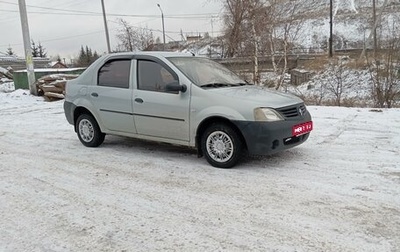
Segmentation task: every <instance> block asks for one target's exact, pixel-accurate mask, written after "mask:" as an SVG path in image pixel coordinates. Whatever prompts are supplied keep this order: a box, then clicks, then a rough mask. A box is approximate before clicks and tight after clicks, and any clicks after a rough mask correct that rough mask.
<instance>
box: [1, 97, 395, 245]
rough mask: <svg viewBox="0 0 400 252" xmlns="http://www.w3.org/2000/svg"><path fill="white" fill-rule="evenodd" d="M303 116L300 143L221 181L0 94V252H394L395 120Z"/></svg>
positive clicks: (330, 113) (161, 150) (346, 114)
mask: <svg viewBox="0 0 400 252" xmlns="http://www.w3.org/2000/svg"><path fill="white" fill-rule="evenodd" d="M308 109H309V110H310V112H311V114H312V115H313V120H314V127H315V129H314V131H313V132H312V133H311V136H310V138H309V140H308V141H307V142H306V143H305V144H303V145H300V146H298V147H296V148H293V149H291V150H288V151H285V152H282V153H280V154H277V155H273V156H269V157H252V158H246V159H245V160H244V161H243V162H242V163H240V164H239V165H238V166H237V167H235V168H234V169H230V170H224V169H216V168H213V167H211V166H210V165H208V164H207V162H206V161H205V159H199V158H197V155H196V152H195V151H194V150H188V149H186V148H183V147H177V146H172V145H167V144H156V143H150V142H145V141H139V140H134V139H128V138H122V137H115V136H107V137H106V140H105V142H104V144H103V145H102V146H100V147H99V148H86V147H84V146H83V145H82V144H81V143H80V142H79V140H78V138H77V136H76V134H75V133H74V130H73V127H72V126H71V125H69V124H68V123H67V121H66V119H65V116H64V113H63V101H57V102H51V103H48V102H45V101H44V100H43V98H41V97H33V96H31V95H29V91H27V90H16V91H14V92H11V93H2V92H0V177H1V178H0V181H1V183H0V206H1V207H0V216H1V218H0V227H1V228H0V251H85V250H87V251H155V250H162V251H399V250H400V236H399V233H400V109H383V110H381V111H380V110H372V109H361V108H339V107H317V106H310V107H308ZM379 111H380V112H379Z"/></svg>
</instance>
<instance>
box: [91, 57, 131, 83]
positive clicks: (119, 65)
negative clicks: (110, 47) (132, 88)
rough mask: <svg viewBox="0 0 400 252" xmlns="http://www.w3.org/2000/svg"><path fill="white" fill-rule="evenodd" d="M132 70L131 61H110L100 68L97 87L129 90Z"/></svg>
mask: <svg viewBox="0 0 400 252" xmlns="http://www.w3.org/2000/svg"><path fill="white" fill-rule="evenodd" d="M130 70H131V60H113V61H109V62H107V63H106V64H104V65H103V66H102V67H101V68H100V70H99V75H98V82H97V85H99V86H106V87H117V88H129V73H130Z"/></svg>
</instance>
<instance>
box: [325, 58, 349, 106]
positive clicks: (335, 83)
mask: <svg viewBox="0 0 400 252" xmlns="http://www.w3.org/2000/svg"><path fill="white" fill-rule="evenodd" d="M347 60H348V58H347V57H339V58H337V59H334V60H332V61H331V63H330V64H329V67H328V70H327V71H328V73H329V78H328V79H327V84H326V89H327V90H328V91H329V92H330V93H331V94H333V96H334V97H335V105H336V106H339V107H340V106H341V105H342V95H343V94H344V93H345V92H346V90H348V89H350V88H351V87H352V86H353V85H354V83H353V82H349V81H348V78H349V74H350V70H349V68H348V67H347V65H346V63H347Z"/></svg>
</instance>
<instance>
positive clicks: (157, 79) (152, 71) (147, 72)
mask: <svg viewBox="0 0 400 252" xmlns="http://www.w3.org/2000/svg"><path fill="white" fill-rule="evenodd" d="M174 82H178V76H177V75H176V74H175V73H173V72H171V71H170V70H167V69H166V68H165V67H163V66H162V65H160V64H159V63H157V62H154V61H150V60H139V61H138V89H140V90H148V91H156V92H167V90H166V85H167V84H170V83H174ZM169 93H178V92H169Z"/></svg>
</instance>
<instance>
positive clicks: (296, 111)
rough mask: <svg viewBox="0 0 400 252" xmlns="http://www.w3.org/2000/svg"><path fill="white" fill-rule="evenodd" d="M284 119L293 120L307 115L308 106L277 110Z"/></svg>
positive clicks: (302, 105)
mask: <svg viewBox="0 0 400 252" xmlns="http://www.w3.org/2000/svg"><path fill="white" fill-rule="evenodd" d="M277 110H278V111H279V112H280V113H281V114H282V115H283V116H284V117H286V118H293V117H297V116H302V115H304V114H305V113H306V106H304V104H301V105H296V106H290V107H284V108H279V109H277Z"/></svg>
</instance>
